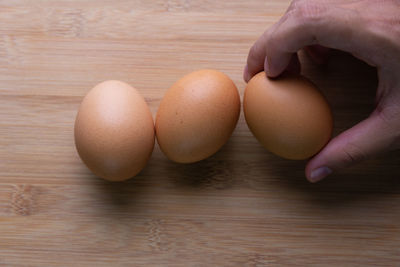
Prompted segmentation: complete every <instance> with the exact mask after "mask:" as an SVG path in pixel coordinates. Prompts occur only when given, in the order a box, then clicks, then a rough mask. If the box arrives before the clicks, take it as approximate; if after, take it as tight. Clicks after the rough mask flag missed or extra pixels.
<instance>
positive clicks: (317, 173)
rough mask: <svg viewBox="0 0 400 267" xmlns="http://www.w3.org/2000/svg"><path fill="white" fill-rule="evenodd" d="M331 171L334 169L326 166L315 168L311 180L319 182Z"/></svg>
mask: <svg viewBox="0 0 400 267" xmlns="http://www.w3.org/2000/svg"><path fill="white" fill-rule="evenodd" d="M331 173H332V170H331V169H330V168H328V167H325V166H324V167H320V168H318V169H315V170H313V171H312V172H311V175H310V182H312V183H315V182H318V181H320V180H322V179H324V178H325V177H326V176H328V175H329V174H331Z"/></svg>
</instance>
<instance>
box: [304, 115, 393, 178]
mask: <svg viewBox="0 0 400 267" xmlns="http://www.w3.org/2000/svg"><path fill="white" fill-rule="evenodd" d="M392 128H393V127H392V126H391V125H390V124H389V123H388V122H387V120H386V119H385V117H384V115H383V113H382V112H380V111H378V110H376V111H374V112H373V113H372V114H371V116H370V117H368V118H367V119H365V120H363V121H362V122H360V123H359V124H357V125H355V126H354V127H353V128H351V129H349V130H347V131H345V132H343V133H342V134H340V135H338V136H337V137H336V138H334V139H332V140H331V141H330V142H329V143H328V144H327V145H326V146H325V148H324V149H323V150H321V151H320V152H319V153H318V154H317V155H316V156H315V157H314V158H312V159H311V160H310V161H309V162H308V164H307V166H306V177H307V179H308V180H309V181H310V182H318V181H319V180H322V179H323V178H325V177H326V176H328V175H329V174H331V173H332V172H334V171H338V170H341V169H344V168H345V167H347V166H350V165H352V164H354V163H357V162H360V161H363V160H365V159H367V158H370V157H373V156H375V155H377V154H379V153H380V152H384V151H386V150H389V149H390V147H391V145H392V143H393V142H394V140H395V132H394V131H393V129H392Z"/></svg>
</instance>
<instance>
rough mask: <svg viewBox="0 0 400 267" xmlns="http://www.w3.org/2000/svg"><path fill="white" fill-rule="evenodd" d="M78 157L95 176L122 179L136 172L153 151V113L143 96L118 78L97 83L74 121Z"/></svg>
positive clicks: (115, 179) (112, 179)
mask: <svg viewBox="0 0 400 267" xmlns="http://www.w3.org/2000/svg"><path fill="white" fill-rule="evenodd" d="M74 132H75V145H76V149H77V151H78V154H79V156H80V157H81V159H82V161H83V162H84V163H85V164H86V165H87V167H88V168H89V169H90V170H91V171H92V172H93V173H95V174H96V175H98V176H100V177H102V178H104V179H106V180H110V181H122V180H126V179H128V178H131V177H133V176H135V175H136V174H138V173H139V172H140V171H141V170H142V169H143V167H144V166H145V165H146V162H147V161H148V159H149V158H150V155H151V153H152V151H153V147H154V142H155V137H154V136H155V134H154V123H153V118H152V114H151V112H150V109H149V107H148V106H147V104H146V102H145V100H144V98H143V97H142V96H141V95H140V94H139V92H138V91H137V90H136V89H134V88H133V87H131V86H130V85H128V84H126V83H124V82H121V81H114V80H110V81H105V82H102V83H100V84H98V85H96V86H95V87H94V88H93V89H92V90H90V91H89V92H88V93H87V95H86V96H85V98H84V99H83V101H82V103H81V105H80V108H79V111H78V114H77V117H76V120H75V130H74Z"/></svg>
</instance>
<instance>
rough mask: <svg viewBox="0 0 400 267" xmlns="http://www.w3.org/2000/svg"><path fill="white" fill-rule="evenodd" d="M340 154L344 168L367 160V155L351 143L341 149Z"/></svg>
mask: <svg viewBox="0 0 400 267" xmlns="http://www.w3.org/2000/svg"><path fill="white" fill-rule="evenodd" d="M342 152H343V157H342V162H341V163H342V165H344V166H350V165H353V164H355V163H357V162H361V161H364V160H366V159H367V155H366V154H365V153H364V152H363V150H362V149H361V148H360V147H359V146H357V145H355V144H353V143H348V144H347V145H346V146H345V147H344V148H343V150H342Z"/></svg>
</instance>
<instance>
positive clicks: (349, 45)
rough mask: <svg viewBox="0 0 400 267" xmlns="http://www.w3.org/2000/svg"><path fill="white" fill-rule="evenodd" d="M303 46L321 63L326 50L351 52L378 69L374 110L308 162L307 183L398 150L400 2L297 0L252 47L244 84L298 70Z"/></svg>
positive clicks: (399, 135)
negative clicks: (262, 76) (262, 73)
mask: <svg viewBox="0 0 400 267" xmlns="http://www.w3.org/2000/svg"><path fill="white" fill-rule="evenodd" d="M304 48H305V49H306V51H307V52H308V53H309V54H310V56H311V57H312V58H313V59H314V60H315V61H317V62H322V61H324V55H326V52H327V50H328V48H333V49H338V50H342V51H345V52H349V53H350V54H352V55H353V56H355V57H357V58H359V59H361V60H363V61H365V62H366V63H367V64H369V65H371V66H374V67H376V68H377V73H378V79H379V84H378V88H377V93H376V107H375V110H374V111H373V112H372V113H371V114H370V116H369V117H368V118H366V119H365V120H363V121H361V122H359V123H358V124H357V125H355V126H353V127H352V128H350V129H348V130H346V131H344V132H343V133H341V134H339V135H338V136H336V137H335V138H333V139H332V140H331V141H330V142H329V143H328V144H327V145H326V146H325V147H324V148H323V149H322V150H321V151H320V152H319V153H318V154H317V155H315V156H314V157H313V158H312V159H310V160H309V162H308V163H307V166H306V169H305V174H306V177H307V179H308V180H309V181H310V182H317V181H320V180H321V179H323V178H325V177H326V176H328V175H330V174H331V173H333V172H336V171H339V170H342V169H344V168H346V167H348V166H350V165H353V164H355V163H357V162H360V161H363V160H365V159H368V158H373V157H376V156H377V155H379V154H382V153H385V152H388V151H391V150H398V149H400V1H399V0H358V1H351V0H294V1H293V2H292V3H291V5H290V7H289V8H288V10H287V11H286V13H285V14H284V15H283V16H282V17H281V19H280V20H279V21H278V22H277V23H276V24H274V25H272V27H270V28H269V29H268V30H267V31H265V32H264V34H263V35H261V36H260V37H259V39H258V40H257V41H256V42H255V44H254V45H253V46H252V48H251V49H250V52H249V55H248V58H247V65H246V67H245V70H244V74H243V76H244V79H245V81H246V82H247V81H249V80H250V79H251V77H253V76H254V75H255V74H256V73H258V72H260V71H262V70H265V72H266V73H267V75H268V76H269V77H277V76H279V75H280V74H281V73H282V72H284V71H295V72H299V70H300V63H299V60H298V57H297V52H298V51H299V50H301V49H304Z"/></svg>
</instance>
